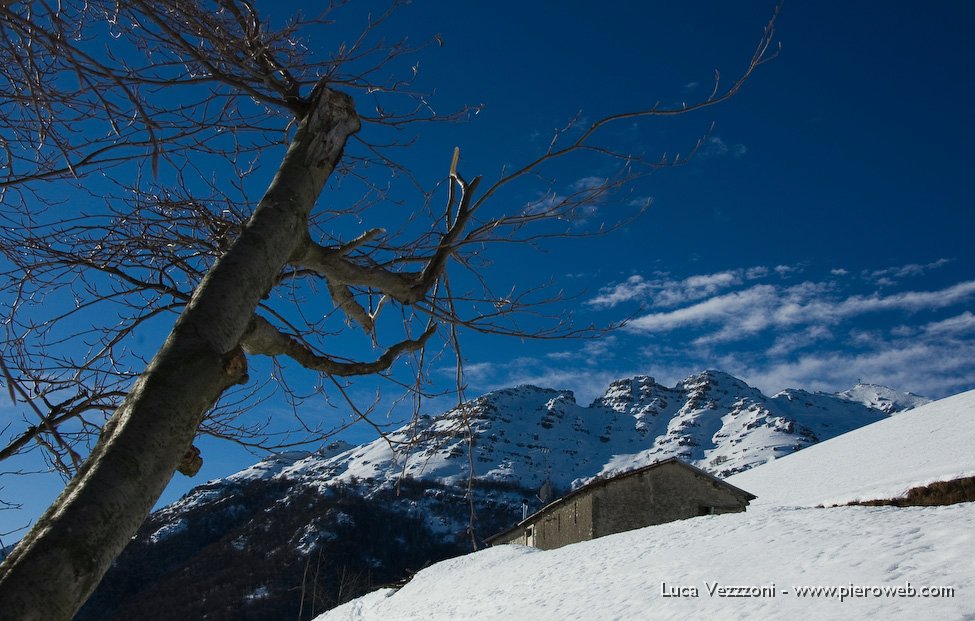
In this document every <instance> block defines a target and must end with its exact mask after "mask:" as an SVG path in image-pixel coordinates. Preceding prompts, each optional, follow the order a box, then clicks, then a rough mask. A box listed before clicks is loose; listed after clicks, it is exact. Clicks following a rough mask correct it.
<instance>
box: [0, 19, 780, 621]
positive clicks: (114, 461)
mask: <svg viewBox="0 0 975 621" xmlns="http://www.w3.org/2000/svg"><path fill="white" fill-rule="evenodd" d="M341 4H343V3H341V2H337V3H333V4H331V5H329V6H328V7H327V9H326V10H325V11H324V12H323V13H322V14H321V15H316V16H312V17H304V16H300V15H299V16H296V17H294V18H293V19H291V20H289V21H286V22H282V23H277V21H276V20H274V19H271V20H268V19H265V18H263V17H262V16H260V15H259V14H258V12H257V10H256V9H255V7H254V6H253V5H252V3H250V2H248V1H246V0H211V1H202V0H197V1H192V2H191V1H187V2H183V1H179V2H172V3H153V2H142V1H134V2H127V3H117V2H112V1H109V0H90V1H86V2H81V1H77V2H76V1H72V0H63V1H61V2H59V3H57V4H56V5H54V4H49V3H48V2H45V1H41V2H32V3H18V2H6V3H2V4H0V23H2V30H0V72H2V74H3V81H4V86H3V88H4V92H3V98H2V100H0V106H2V110H0V192H2V193H3V203H2V208H0V218H2V232H0V252H2V257H3V266H2V270H3V271H2V273H3V278H4V280H3V282H2V283H0V286H2V287H3V291H4V296H5V297H4V306H3V314H4V316H3V325H4V330H5V333H4V336H3V339H4V346H3V358H2V362H3V364H2V369H3V376H4V384H5V385H6V386H7V388H8V391H9V393H10V396H11V398H12V399H14V401H15V402H18V403H21V404H23V405H24V406H25V408H24V412H25V418H24V421H23V422H22V425H21V427H20V428H19V429H17V430H15V431H14V432H13V433H12V435H11V439H10V441H9V443H8V444H7V446H6V447H5V448H3V449H2V450H0V458H7V457H9V456H11V455H15V454H17V453H18V452H21V451H24V450H27V449H28V448H30V447H39V450H42V451H44V452H45V454H46V455H47V457H48V459H49V460H50V463H51V465H52V467H55V468H57V469H59V470H61V471H63V472H64V473H65V475H66V476H70V477H71V479H70V481H69V482H68V484H67V486H66V488H65V490H64V492H63V493H62V494H61V495H60V496H59V498H58V499H57V500H56V501H55V503H54V504H53V505H52V506H51V508H50V509H49V510H48V511H47V512H46V513H45V514H44V516H43V517H42V518H41V519H40V520H39V521H38V522H37V524H36V525H35V526H34V527H33V528H32V529H31V530H30V532H29V533H28V534H27V535H26V536H25V538H24V539H23V540H22V541H21V543H20V544H19V545H18V546H17V548H16V549H15V550H14V552H12V553H11V555H10V556H9V557H8V558H7V559H6V560H5V561H4V563H3V565H2V566H0V610H3V611H4V614H5V615H9V616H11V617H12V618H18V619H25V620H26V619H45V620H49V619H69V618H71V616H72V615H73V614H74V612H75V611H76V610H77V608H78V607H79V606H80V605H81V604H82V603H83V602H84V601H85V599H86V598H87V597H88V595H89V594H90V593H91V591H92V590H93V589H94V588H95V586H96V585H97V583H98V581H99V580H100V579H101V577H102V575H103V574H104V572H105V571H106V570H107V569H108V567H109V565H110V564H111V562H112V560H113V559H114V558H115V557H116V556H117V554H118V553H119V552H120V551H121V549H122V548H123V547H124V546H125V544H126V543H127V542H128V540H129V539H130V538H131V536H132V535H133V534H134V533H135V531H136V529H137V528H138V527H139V525H140V524H141V523H142V521H143V520H144V519H145V517H146V515H147V514H148V511H149V510H150V508H151V507H152V505H153V504H154V502H155V501H156V499H157V498H158V497H159V495H160V494H161V493H162V491H163V489H164V488H165V486H166V484H167V483H168V481H169V479H170V478H171V476H172V475H173V473H174V472H175V471H176V470H180V471H181V472H184V473H187V474H192V473H194V472H195V470H196V469H198V468H199V463H200V461H199V460H200V457H199V452H198V451H196V450H195V449H194V447H193V446H192V443H193V439H194V437H195V436H196V435H197V434H199V433H211V434H213V435H217V436H220V437H229V438H232V439H236V440H238V441H241V442H247V443H252V444H255V445H263V446H270V445H273V444H275V442H276V440H275V439H274V438H268V437H267V435H266V432H267V430H266V429H265V428H263V427H262V426H261V425H257V426H254V425H251V424H243V423H241V422H240V418H239V414H240V412H242V411H246V410H247V409H248V408H250V407H253V405H254V404H255V403H257V402H259V401H260V399H262V398H264V397H266V396H267V391H268V390H274V389H281V390H284V391H285V392H286V394H288V395H289V396H290V397H291V398H292V399H293V401H294V403H295V404H296V406H297V405H298V404H300V402H301V397H302V395H301V394H299V393H298V392H297V391H293V390H291V391H289V384H288V379H287V375H286V371H288V372H290V369H292V368H293V367H294V366H300V367H303V368H305V369H308V370H310V371H312V372H314V373H316V374H318V377H320V378H321V384H320V386H319V391H320V392H322V393H324V394H331V395H337V396H338V398H339V399H342V400H345V399H346V388H347V384H346V383H345V382H347V381H348V378H354V377H363V376H369V377H372V376H382V377H385V378H386V379H388V380H389V381H390V382H393V383H395V384H397V385H400V386H402V387H403V388H404V389H405V390H407V392H408V394H413V395H422V394H424V388H423V373H424V368H425V364H426V363H427V362H428V360H429V356H431V355H433V354H432V351H430V350H436V348H431V344H432V343H434V342H439V343H442V344H445V345H446V346H447V348H448V349H455V350H457V348H459V342H460V336H459V332H460V331H461V330H465V329H466V330H476V331H481V332H486V333H492V334H508V335H519V336H531V337H536V338H560V337H564V336H566V335H571V334H574V333H576V332H577V331H576V329H575V328H573V327H572V326H571V325H569V324H567V323H563V322H561V321H559V319H558V317H557V316H556V317H555V319H554V320H553V322H552V323H549V324H547V327H544V328H541V329H537V328H536V329H531V330H526V329H524V328H522V327H520V323H519V319H520V318H523V317H524V316H525V315H526V314H532V313H538V312H544V311H543V310H542V309H544V307H545V304H546V303H547V302H551V301H554V300H556V299H557V298H558V296H557V294H552V293H550V292H549V291H548V290H546V289H544V288H539V289H538V290H532V291H527V292H514V291H510V290H509V288H507V287H504V284H503V283H497V282H489V280H488V279H487V278H486V277H485V276H484V274H483V272H482V270H481V267H480V264H479V263H478V261H479V257H480V256H481V255H482V253H484V252H486V251H488V250H489V249H490V248H491V247H492V246H494V245H496V244H512V243H527V244H535V243H543V242H544V240H545V239H546V238H550V237H556V236H558V237H564V236H569V235H588V234H592V233H594V232H598V230H593V229H591V228H585V227H574V226H572V225H571V223H572V222H578V221H579V220H580V218H581V216H582V215H584V214H585V213H586V209H587V207H588V206H591V205H592V204H594V203H595V202H598V201H600V200H604V199H606V198H607V197H609V196H612V195H613V194H614V193H615V192H617V191H618V190H620V189H622V188H624V187H625V186H626V185H627V184H628V183H630V182H631V181H633V180H634V179H636V178H638V177H640V176H642V175H645V174H647V173H649V172H651V171H653V170H655V169H658V168H661V167H666V166H673V165H675V164H677V163H679V160H677V159H669V158H662V159H654V160H648V159H646V158H644V157H642V156H635V155H633V154H630V153H622V152H619V151H616V150H614V149H613V148H611V147H610V146H608V145H607V144H605V143H602V142H600V140H599V138H600V134H601V130H602V129H603V128H604V127H606V126H607V125H609V124H611V123H614V122H618V121H621V120H624V119H634V118H649V117H664V116H672V115H680V114H685V113H687V112H689V111H692V110H696V109H700V108H704V107H707V106H712V105H715V104H717V103H720V102H722V101H725V100H727V99H728V98H729V97H732V96H733V95H734V94H735V93H736V92H738V90H739V89H740V88H741V86H742V85H743V83H744V82H745V81H746V80H747V79H748V78H749V77H750V76H751V75H752V73H753V72H754V70H755V69H756V68H757V67H758V66H759V65H761V64H762V63H763V62H765V61H766V60H767V59H768V58H769V57H770V56H771V53H770V50H771V47H770V44H771V42H772V39H773V23H774V19H773V22H771V23H770V24H769V25H768V27H767V28H766V29H765V32H764V34H763V36H762V37H761V39H760V41H759V44H758V46H757V48H756V50H755V52H754V53H753V55H752V56H751V58H750V59H748V61H747V62H746V63H745V66H744V68H743V70H742V72H741V73H740V74H739V76H737V77H736V79H735V80H733V81H732V82H731V83H730V84H728V85H727V86H725V87H722V86H721V85H720V84H719V82H718V81H717V80H716V81H715V86H714V91H713V92H712V93H711V95H710V96H709V97H707V98H706V99H703V100H701V101H698V102H695V103H693V104H689V105H680V106H677V107H666V106H661V105H656V106H652V107H649V108H646V109H643V110H636V111H633V112H628V113H620V114H615V115H613V116H609V117H606V118H602V119H599V120H597V121H595V122H592V123H585V124H582V123H580V122H578V121H577V122H575V123H574V125H573V127H572V128H573V131H572V132H560V133H557V134H556V135H555V136H554V138H553V140H552V142H551V145H550V146H549V148H548V149H547V150H546V151H545V152H544V153H542V154H541V155H538V156H537V157H535V158H534V159H531V160H530V161H528V162H527V163H525V164H524V165H522V166H520V167H516V168H514V169H511V170H506V171H503V172H502V173H501V174H500V175H498V176H497V177H496V178H495V179H493V180H483V179H482V177H480V176H475V177H472V178H468V177H466V176H464V175H463V174H462V173H461V170H460V160H459V153H458V152H457V151H456V150H454V151H453V157H452V159H450V151H449V150H447V151H445V156H446V157H445V166H444V170H445V173H446V176H445V179H444V180H443V181H442V183H440V184H439V185H438V187H436V188H434V189H433V190H430V191H423V190H420V191H419V192H418V194H417V196H419V200H418V201H417V203H416V204H414V205H408V206H401V208H400V209H399V214H400V215H398V216H397V215H394V216H390V215H389V214H388V213H384V212H383V209H382V208H383V205H385V204H388V202H389V201H392V200H395V198H396V197H395V196H394V195H393V193H391V191H390V190H389V189H388V187H387V186H386V183H385V181H384V180H383V179H382V178H380V177H377V176H376V175H375V173H374V172H373V171H376V170H379V171H383V174H389V173H390V172H392V173H393V174H395V175H398V176H400V178H405V179H407V180H410V176H409V170H408V169H407V168H406V167H404V166H401V165H399V164H398V163H397V157H396V153H397V149H398V148H401V147H408V145H409V140H408V139H407V140H405V141H404V140H402V139H400V138H398V136H400V135H401V134H400V133H399V131H400V130H402V129H403V128H405V127H409V126H410V125H412V124H414V123H419V122H432V121H438V120H452V119H456V118H461V117H463V116H465V115H466V114H467V113H468V112H469V111H467V110H461V111H458V112H457V113H456V114H453V115H446V116H438V115H436V114H435V113H433V112H432V109H431V108H430V107H429V106H428V105H427V102H426V99H425V96H424V95H423V94H422V93H419V92H415V91H414V90H413V86H412V83H411V82H410V81H409V80H402V79H399V78H398V77H397V75H398V74H397V69H398V68H399V67H400V65H401V63H402V60H403V59H404V58H407V57H409V55H411V54H413V53H415V51H416V50H415V49H412V48H410V47H409V46H407V45H406V44H405V42H393V43H387V42H383V41H382V40H381V39H379V38H378V37H376V36H375V32H376V31H377V30H378V29H379V28H380V27H381V26H382V24H383V21H384V20H385V18H386V16H387V15H388V14H384V15H380V16H377V17H376V18H371V19H369V20H368V21H367V23H366V25H365V27H364V28H363V29H362V30H361V32H360V33H359V34H358V35H357V36H356V37H355V38H354V39H351V40H350V41H348V42H346V43H343V44H340V45H339V46H338V47H337V49H336V50H335V51H333V52H332V54H331V55H327V56H318V55H317V54H316V53H313V52H312V51H311V50H310V49H308V48H307V47H305V45H304V43H303V41H305V40H306V38H305V37H307V36H308V35H309V33H313V32H321V31H327V32H331V30H329V29H334V28H335V27H336V26H335V25H334V24H333V19H334V17H335V12H336V10H337V9H339V8H341V7H340V6H339V5H341ZM395 5H396V3H394V4H393V6H392V7H391V8H390V10H393V9H395V8H396V6H395ZM333 36H334V35H333ZM406 70H407V73H408V74H409V66H408V65H407V66H406ZM367 111H368V112H367ZM285 145H287V146H286V148H285ZM568 157H581V158H598V159H599V160H602V161H605V162H614V163H615V164H616V170H617V174H616V175H615V176H612V177H610V178H607V179H605V180H600V181H599V182H598V183H595V184H590V185H587V186H585V187H580V188H576V189H575V190H573V191H571V192H567V193H556V192H554V191H553V192H551V193H549V194H546V195H544V197H543V198H542V199H540V200H538V201H536V202H535V203H532V204H530V205H527V206H526V205H524V204H520V205H518V204H514V205H513V204H512V202H511V201H506V200H504V199H505V194H504V193H505V191H506V190H508V189H510V188H512V187H515V186H516V185H517V184H518V183H522V182H524V181H526V180H532V181H534V182H536V183H537V182H539V180H542V182H543V181H544V179H545V178H546V177H545V175H547V174H549V173H550V172H551V170H552V167H553V166H554V165H555V164H556V163H557V162H559V161H561V160H563V159H565V158H568ZM275 158H278V159H279V160H280V164H279V165H277V166H276V172H275V173H274V176H273V179H271V180H270V183H269V185H268V186H267V189H266V191H265V192H264V193H263V197H262V198H261V199H260V200H258V201H254V200H252V199H251V198H250V194H251V193H252V192H253V188H252V186H253V184H254V179H255V178H260V177H259V175H255V170H258V166H259V164H261V163H263V162H265V161H267V160H273V159H275ZM448 161H449V166H447V165H446V164H447V162H448ZM352 182H357V183H359V184H361V185H360V187H361V191H360V192H358V193H357V194H356V196H358V197H359V198H358V199H357V200H353V201H351V202H349V204H347V205H341V204H329V205H325V204H321V203H320V201H319V198H320V196H321V195H322V192H323V190H324V189H325V188H326V186H327V185H328V184H329V183H331V184H332V187H333V189H336V193H337V194H341V195H342V196H347V195H348V193H347V192H345V190H344V187H345V186H344V185H342V184H346V185H347V184H349V183H352ZM416 186H417V187H418V189H419V188H422V184H420V183H419V182H416ZM340 188H342V189H340ZM343 192H344V193H343ZM438 201H442V202H440V204H439V206H438ZM376 210H378V211H379V213H380V214H381V215H382V218H383V219H384V222H383V227H382V228H379V227H378V226H365V227H362V225H361V224H359V223H361V222H368V221H369V220H370V219H371V218H372V217H373V213H374V211H376ZM639 212H640V208H639V207H636V208H634V213H632V214H630V215H633V216H635V215H637V214H638V213H639ZM397 218H398V219H397ZM625 218H626V216H623V217H621V220H620V221H624V220H625ZM353 226H360V227H362V228H359V229H358V231H357V232H355V233H354V234H351V235H350V234H348V231H350V230H353ZM499 285H500V286H502V287H503V288H504V290H505V293H504V294H498V293H496V292H495V290H494V289H495V288H496V287H498V286H499ZM325 299H327V300H328V301H327V302H325V301H324V300H325ZM160 325H165V326H168V327H169V328H170V331H169V336H168V337H167V338H166V339H165V341H164V342H163V343H162V344H161V345H160V346H159V347H158V351H156V352H155V354H154V355H152V356H151V359H150V357H149V354H150V353H151V352H149V351H144V350H145V349H146V346H140V345H139V344H138V340H137V337H138V335H139V334H141V333H144V332H149V331H151V328H152V327H153V326H160ZM350 326H351V327H356V329H357V330H359V331H361V333H362V337H363V338H362V345H361V346H359V347H357V348H355V347H353V348H351V349H350V348H349V347H348V346H347V345H346V344H345V341H344V340H341V339H339V338H338V337H339V336H340V335H342V334H344V333H346V332H348V331H349V330H350ZM584 331H585V330H583V332H584ZM390 335H395V336H392V337H390ZM340 340H341V344H340V345H338V346H336V345H334V343H335V342H336V341H340ZM152 347H154V346H152ZM457 351H458V356H457V357H458V364H459V360H460V357H459V350H457ZM373 352H374V353H373ZM403 359H409V360H410V363H411V365H410V368H409V369H407V370H408V371H409V373H410V374H411V376H412V377H413V379H412V380H411V381H410V380H408V381H404V380H402V379H401V378H400V376H398V375H396V374H395V373H394V370H395V369H396V367H397V364H398V361H401V360H403ZM263 360H267V361H270V362H269V364H270V365H271V367H272V371H273V373H272V374H271V375H270V377H272V378H273V379H272V381H270V382H269V385H265V383H262V382H249V372H248V366H249V364H251V365H253V364H268V363H266V362H261V361H263ZM459 373H460V372H459ZM460 385H462V378H461V377H460V375H459V376H458V386H460ZM347 405H348V406H349V407H351V408H354V409H355V410H356V411H358V412H360V413H361V414H362V415H363V416H364V417H366V418H368V414H369V406H370V404H365V406H362V405H361V404H356V403H354V401H353V400H351V399H348V400H347ZM109 415H110V416H109ZM296 415H298V416H299V417H300V413H298V412H297V410H296ZM106 417H107V418H106ZM298 427H299V429H304V431H306V432H307V434H308V435H307V436H306V437H304V438H302V439H308V438H309V437H314V436H315V435H316V434H317V433H319V431H320V430H318V429H316V428H315V427H314V426H306V425H304V423H303V421H301V420H300V418H299V419H298Z"/></svg>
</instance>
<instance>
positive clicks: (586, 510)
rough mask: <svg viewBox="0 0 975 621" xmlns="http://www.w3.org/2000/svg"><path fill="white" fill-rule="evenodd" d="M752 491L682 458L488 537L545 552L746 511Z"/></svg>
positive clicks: (593, 488) (595, 486)
mask: <svg viewBox="0 0 975 621" xmlns="http://www.w3.org/2000/svg"><path fill="white" fill-rule="evenodd" d="M751 498H753V496H752V495H751V494H748V493H747V492H744V491H742V490H739V489H737V488H735V487H733V486H731V485H728V484H725V483H723V482H722V481H720V480H718V479H715V478H714V477H712V476H710V475H708V474H707V473H705V472H703V471H700V470H698V469H697V468H694V467H692V466H689V465H687V464H684V463H681V462H678V461H677V460H668V461H665V462H660V463H658V464H654V465H653V466H650V467H646V468H642V469H640V470H637V471H634V472H632V473H628V474H623V475H620V476H618V477H614V478H612V479H607V480H605V481H597V482H594V483H591V484H590V485H588V486H586V487H584V488H582V489H580V490H577V491H575V492H573V493H571V494H569V495H568V496H566V497H564V498H562V499H560V500H557V501H555V502H554V503H552V504H550V505H548V506H547V507H545V508H543V509H542V510H541V511H539V512H538V513H536V514H535V515H533V516H531V517H529V518H528V519H527V520H526V521H523V522H521V523H520V524H519V525H518V526H516V527H514V528H512V529H510V530H508V531H505V532H504V533H501V534H499V535H495V536H494V537H493V538H491V539H489V541H490V543H491V544H492V545H500V544H506V543H520V544H522V545H528V546H534V547H536V548H541V549H543V550H551V549H554V548H559V547H562V546H564V545H568V544H570V543H576V542H579V541H588V540H589V539H593V538H595V537H602V536H604V535H611V534H613V533H621V532H624V531H627V530H633V529H635V528H643V527H644V526H652V525H654V524H663V523H665V522H673V521H674V520H682V519H686V518H690V517H695V516H699V515H709V514H717V513H735V512H740V511H744V510H745V507H746V506H748V502H749V500H750V499H751Z"/></svg>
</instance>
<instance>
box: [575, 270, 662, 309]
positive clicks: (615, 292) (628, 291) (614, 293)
mask: <svg viewBox="0 0 975 621" xmlns="http://www.w3.org/2000/svg"><path fill="white" fill-rule="evenodd" d="M651 289H652V287H651V285H650V283H648V282H647V281H646V280H644V279H643V276H640V275H638V274H634V275H633V276H630V277H629V278H627V279H626V280H625V281H623V282H621V283H618V284H616V285H613V286H611V287H604V288H603V289H601V290H600V291H601V292H600V294H599V295H598V296H596V297H594V298H593V299H591V300H589V301H587V302H586V304H589V305H590V306H595V307H597V308H612V307H614V306H616V305H617V304H621V303H623V302H629V301H630V300H636V299H639V298H642V297H644V296H645V295H646V294H647V292H649V291H650V290H651Z"/></svg>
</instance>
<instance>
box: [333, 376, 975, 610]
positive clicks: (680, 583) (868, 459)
mask: <svg viewBox="0 0 975 621" xmlns="http://www.w3.org/2000/svg"><path fill="white" fill-rule="evenodd" d="M972 474H975V391H972V392H968V393H964V394H961V395H957V396H955V397H950V398H948V399H944V400H941V401H937V402H934V403H931V404H928V405H926V406H922V407H920V408H918V409H916V410H914V411H911V412H906V413H904V414H900V415H898V416H895V417H893V418H891V419H887V420H883V421H880V422H878V423H875V424H873V425H870V426H868V427H865V428H862V429H859V430H857V431H854V432H851V433H849V434H845V435H843V436H840V437H837V438H835V439H833V440H829V441H827V442H824V443H822V444H819V445H816V446H814V447H811V448H808V449H805V450H803V451H800V452H799V453H796V454H794V455H790V456H788V457H785V458H782V459H779V460H776V461H773V462H770V463H768V464H766V465H764V466H760V467H758V468H755V469H753V470H751V471H748V472H745V473H742V474H740V475H737V476H735V477H732V478H731V479H730V480H731V482H732V483H734V484H735V485H738V486H739V487H742V488H744V489H746V490H748V491H751V492H753V493H755V494H756V495H758V496H759V499H758V500H756V501H755V502H754V503H753V505H752V506H751V507H750V508H749V510H748V511H747V512H746V513H741V514H733V515H722V516H709V517H702V518H694V519H690V520H684V521H680V522H673V523H670V524H663V525H660V526H653V527H650V528H645V529H640V530H636V531H631V532H628V533H621V534H619V535H614V536H610V537H605V538H602V539H597V540H594V541H589V542H585V543H580V544H576V545H572V546H566V547H564V548H561V549H558V550H552V551H539V550H535V549H531V548H525V547H522V546H511V545H509V546H500V547H497V548H491V549H488V550H484V551H481V552H478V553H475V554H471V555H468V556H464V557H460V558H455V559H451V560H448V561H444V562H442V563H438V564H436V565H434V566H432V567H429V568H427V569H425V570H423V571H421V572H419V573H418V574H417V575H416V576H415V577H414V579H413V580H412V581H411V582H410V583H409V584H407V585H406V586H405V587H403V588H402V589H400V590H398V591H394V590H391V589H384V590H380V591H376V592H374V593H371V594H369V595H367V596H365V597H363V598H360V599H358V600H355V601H352V602H349V603H348V604H345V605H344V606H341V607H339V608H336V609H334V610H331V611H329V612H328V613H326V614H324V615H322V616H320V617H318V621H326V620H327V621H333V620H338V619H346V620H370V619H376V620H379V619H383V620H394V619H424V620H425V621H432V620H435V619H445V620H446V619H531V620H532V621H541V620H546V619H553V620H555V619H558V620H562V619H687V618H693V617H703V618H709V619H739V618H748V619H772V618H785V617H789V618H798V619H851V618H872V619H967V620H975V505H973V503H964V504H957V505H953V506H948V507H924V508H922V507H910V508H894V507H838V508H817V507H816V505H819V504H827V505H828V504H832V503H835V502H842V501H847V500H853V499H868V498H878V497H890V496H895V495H898V494H901V493H903V492H904V491H906V490H907V489H909V488H911V487H914V486H916V485H921V484H926V483H930V482H932V481H934V480H943V479H950V478H955V477H957V476H965V475H972ZM729 587H745V588H744V589H738V588H729ZM807 588H808V589H817V588H821V589H822V590H820V591H819V592H804V591H803V589H807ZM722 589H726V590H724V591H722ZM946 589H947V590H946ZM742 594H747V595H749V596H747V597H741V596H740V595H742ZM733 595H738V596H737V597H736V596H733Z"/></svg>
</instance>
